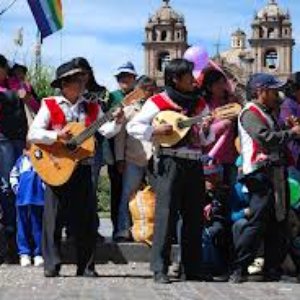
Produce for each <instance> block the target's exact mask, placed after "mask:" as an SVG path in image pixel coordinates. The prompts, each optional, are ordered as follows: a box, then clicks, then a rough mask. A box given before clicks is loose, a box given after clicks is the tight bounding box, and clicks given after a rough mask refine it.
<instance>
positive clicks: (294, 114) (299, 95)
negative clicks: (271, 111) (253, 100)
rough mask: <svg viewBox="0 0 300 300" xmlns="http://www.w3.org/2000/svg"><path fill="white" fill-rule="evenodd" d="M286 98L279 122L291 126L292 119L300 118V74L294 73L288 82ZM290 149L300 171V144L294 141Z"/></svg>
mask: <svg viewBox="0 0 300 300" xmlns="http://www.w3.org/2000/svg"><path fill="white" fill-rule="evenodd" d="M285 95H286V98H285V99H284V101H283V103H282V104H281V106H280V116H279V122H280V123H281V124H282V125H286V124H289V121H290V120H291V118H296V119H297V118H298V119H299V118H300V72H296V73H294V74H293V75H292V76H291V78H290V79H289V80H288V82H287V86H286V89H285ZM289 149H290V150H291V153H292V155H293V159H294V161H295V166H296V168H297V169H298V170H299V171H300V160H299V156H300V143H299V140H296V139H294V140H292V141H290V143H289Z"/></svg>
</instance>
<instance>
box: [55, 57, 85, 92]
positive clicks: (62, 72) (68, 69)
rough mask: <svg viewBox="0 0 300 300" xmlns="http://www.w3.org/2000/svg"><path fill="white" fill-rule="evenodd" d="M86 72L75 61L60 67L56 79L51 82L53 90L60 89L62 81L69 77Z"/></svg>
mask: <svg viewBox="0 0 300 300" xmlns="http://www.w3.org/2000/svg"><path fill="white" fill-rule="evenodd" d="M82 73H84V71H83V70H82V69H81V68H79V67H78V65H77V64H75V63H74V61H73V60H71V61H69V62H67V63H64V64H62V65H60V66H59V67H58V68H57V70H56V75H55V79H54V80H53V81H52V82H51V86H52V87H53V88H60V86H61V81H62V80H63V79H65V78H67V77H72V76H74V75H77V74H82Z"/></svg>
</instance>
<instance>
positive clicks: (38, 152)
mask: <svg viewBox="0 0 300 300" xmlns="http://www.w3.org/2000/svg"><path fill="white" fill-rule="evenodd" d="M34 157H35V158H36V159H37V160H41V159H42V158H43V152H42V151H41V150H40V149H37V150H35V151H34Z"/></svg>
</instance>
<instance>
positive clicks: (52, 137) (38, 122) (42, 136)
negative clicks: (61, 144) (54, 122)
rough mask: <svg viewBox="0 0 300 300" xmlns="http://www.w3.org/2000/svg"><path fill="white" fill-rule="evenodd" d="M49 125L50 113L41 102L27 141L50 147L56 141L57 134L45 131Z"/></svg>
mask: <svg viewBox="0 0 300 300" xmlns="http://www.w3.org/2000/svg"><path fill="white" fill-rule="evenodd" d="M49 123H50V112H49V109H48V107H47V105H46V103H45V102H44V101H43V102H42V105H41V108H40V110H39V111H38V113H37V115H36V116H35V118H34V120H33V122H32V124H31V126H30V128H29V132H28V136H27V139H28V141H29V142H31V143H35V144H39V143H40V144H46V145H52V144H53V143H54V142H56V141H57V132H55V131H54V130H47V128H48V126H49Z"/></svg>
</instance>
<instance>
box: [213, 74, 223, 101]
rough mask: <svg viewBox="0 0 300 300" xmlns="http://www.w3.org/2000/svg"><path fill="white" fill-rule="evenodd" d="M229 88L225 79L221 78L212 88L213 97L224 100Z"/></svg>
mask: <svg viewBox="0 0 300 300" xmlns="http://www.w3.org/2000/svg"><path fill="white" fill-rule="evenodd" d="M226 88H227V83H226V80H225V78H220V79H219V80H218V81H216V82H214V83H213V84H212V86H211V93H212V96H213V97H216V98H223V97H224V96H225V92H226Z"/></svg>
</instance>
